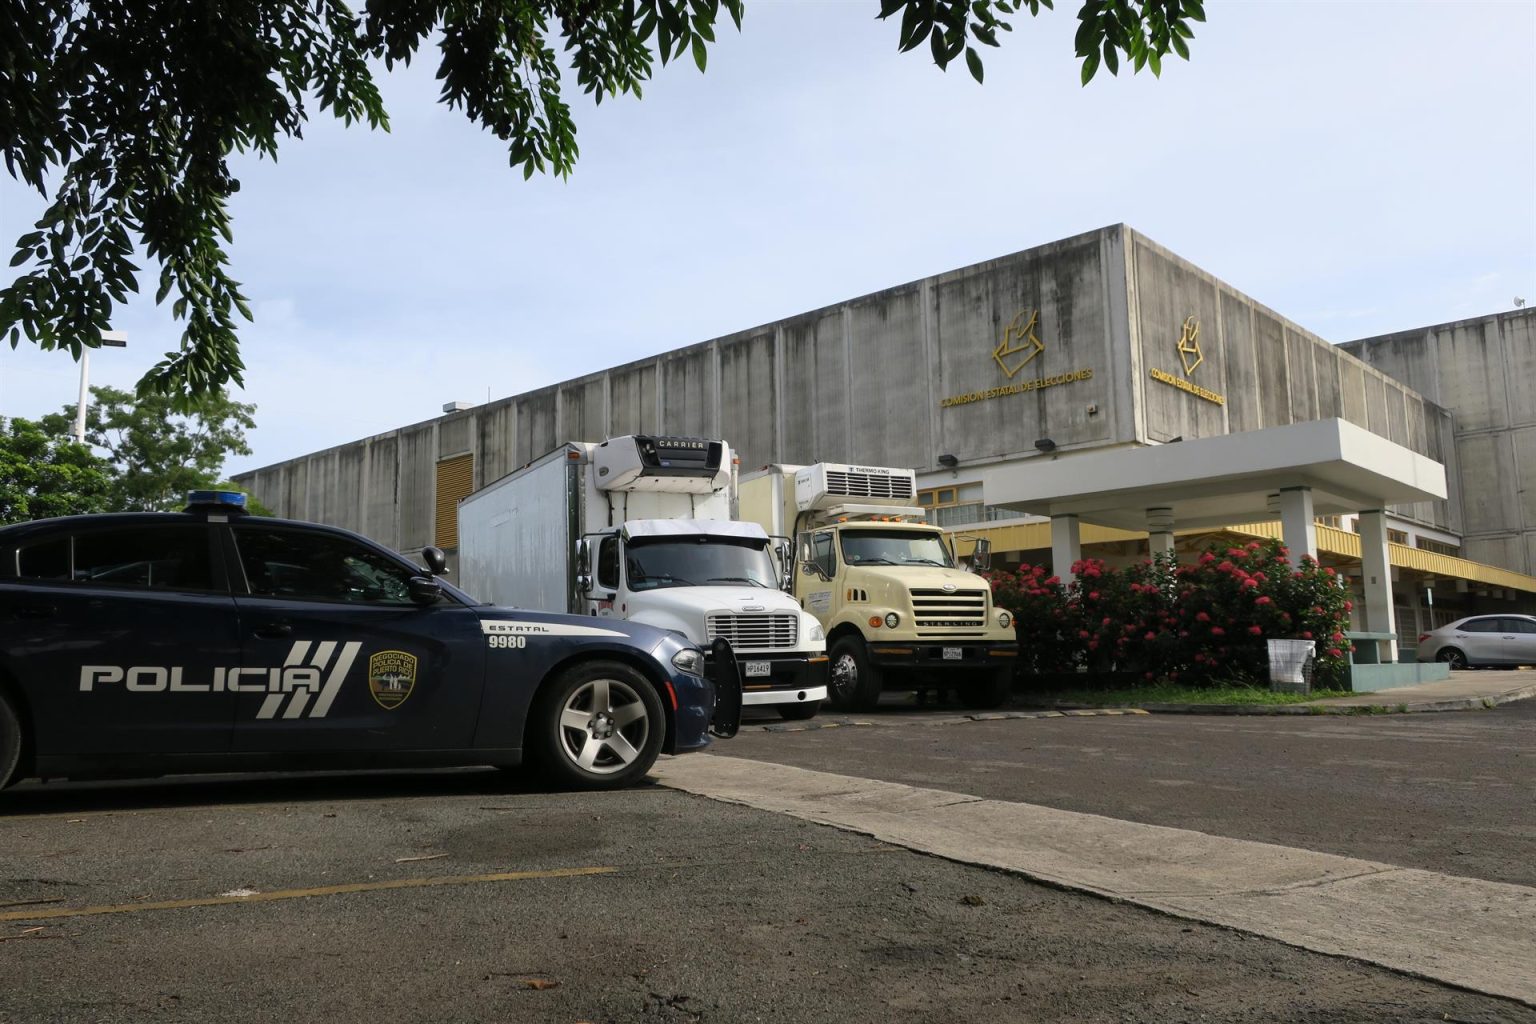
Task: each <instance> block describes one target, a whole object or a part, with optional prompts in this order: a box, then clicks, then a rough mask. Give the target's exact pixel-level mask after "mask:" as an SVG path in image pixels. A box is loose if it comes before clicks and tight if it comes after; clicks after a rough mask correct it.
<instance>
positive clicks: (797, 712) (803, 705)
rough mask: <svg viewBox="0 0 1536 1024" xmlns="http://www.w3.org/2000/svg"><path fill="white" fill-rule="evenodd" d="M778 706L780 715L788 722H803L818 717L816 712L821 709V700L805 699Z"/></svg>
mask: <svg viewBox="0 0 1536 1024" xmlns="http://www.w3.org/2000/svg"><path fill="white" fill-rule="evenodd" d="M778 708H779V717H780V718H782V719H784V720H785V721H786V722H803V721H805V720H806V719H807V718H815V717H816V712H818V711H820V710H821V701H819V700H803V701H800V702H799V703H798V704H780V705H778Z"/></svg>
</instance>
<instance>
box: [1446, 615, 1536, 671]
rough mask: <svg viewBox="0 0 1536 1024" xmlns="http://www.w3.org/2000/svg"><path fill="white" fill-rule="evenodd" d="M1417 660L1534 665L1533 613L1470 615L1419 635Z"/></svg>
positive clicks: (1535, 623)
mask: <svg viewBox="0 0 1536 1024" xmlns="http://www.w3.org/2000/svg"><path fill="white" fill-rule="evenodd" d="M1418 660H1419V661H1443V662H1445V663H1446V664H1448V665H1450V666H1451V668H1453V669H1459V668H1470V667H1472V666H1476V665H1510V666H1514V665H1536V616H1533V615H1473V616H1469V617H1468V618H1465V619H1457V620H1456V621H1455V622H1453V623H1451V624H1450V625H1449V626H1441V627H1440V628H1439V629H1432V630H1430V631H1429V632H1428V633H1424V634H1422V635H1421V636H1420V637H1419V650H1418Z"/></svg>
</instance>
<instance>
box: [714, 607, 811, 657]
mask: <svg viewBox="0 0 1536 1024" xmlns="http://www.w3.org/2000/svg"><path fill="white" fill-rule="evenodd" d="M704 627H705V630H706V631H707V632H708V634H709V641H710V642H711V643H713V642H714V641H715V640H717V639H721V638H724V639H726V640H729V641H730V642H731V646H732V647H734V648H736V649H737V650H738V651H766V650H775V649H784V648H790V647H794V646H795V645H796V643H798V642H799V640H800V617H799V616H798V615H793V614H781V615H728V614H716V615H711V616H709V617H708V618H707V619H706V620H705V624H704Z"/></svg>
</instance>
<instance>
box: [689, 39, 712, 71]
mask: <svg viewBox="0 0 1536 1024" xmlns="http://www.w3.org/2000/svg"><path fill="white" fill-rule="evenodd" d="M693 62H694V63H695V64H697V65H698V66H699V70H700V71H703V70H704V65H706V64H708V63H709V50H708V48H707V47H706V46H705V45H704V40H703V38H701V37H700V36H694V37H693Z"/></svg>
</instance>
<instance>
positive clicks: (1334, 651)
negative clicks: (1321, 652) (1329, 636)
mask: <svg viewBox="0 0 1536 1024" xmlns="http://www.w3.org/2000/svg"><path fill="white" fill-rule="evenodd" d="M1328 657H1330V658H1342V657H1344V652H1343V651H1341V650H1339V649H1338V648H1337V647H1330V648H1328Z"/></svg>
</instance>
